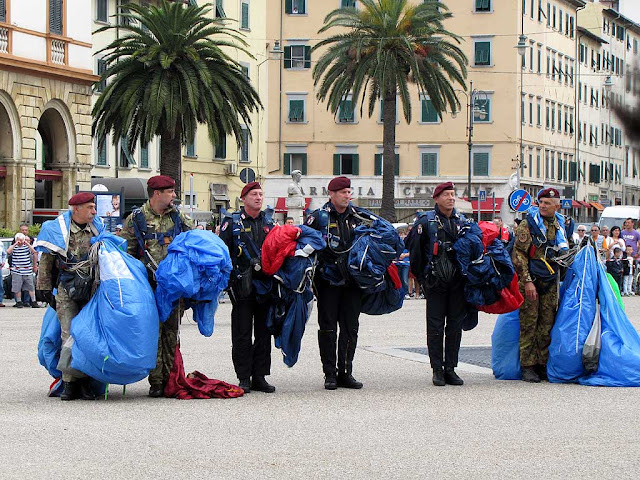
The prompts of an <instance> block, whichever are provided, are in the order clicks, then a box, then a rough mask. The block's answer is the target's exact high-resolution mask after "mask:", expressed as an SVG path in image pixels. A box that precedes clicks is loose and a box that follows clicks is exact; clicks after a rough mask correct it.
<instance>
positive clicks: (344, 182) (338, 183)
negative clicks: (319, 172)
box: [327, 177, 351, 192]
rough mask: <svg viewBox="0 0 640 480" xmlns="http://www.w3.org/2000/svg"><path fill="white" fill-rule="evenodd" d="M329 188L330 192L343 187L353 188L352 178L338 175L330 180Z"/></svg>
mask: <svg viewBox="0 0 640 480" xmlns="http://www.w3.org/2000/svg"><path fill="white" fill-rule="evenodd" d="M327 188H328V189H329V191H330V192H337V191H338V190H342V189H343V188H351V180H349V179H348V178H347V177H336V178H334V179H333V180H331V181H330V182H329V186H328V187H327Z"/></svg>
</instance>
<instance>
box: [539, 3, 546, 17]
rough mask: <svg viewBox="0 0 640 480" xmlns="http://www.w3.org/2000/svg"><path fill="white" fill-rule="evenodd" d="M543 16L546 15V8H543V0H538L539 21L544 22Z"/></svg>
mask: <svg viewBox="0 0 640 480" xmlns="http://www.w3.org/2000/svg"><path fill="white" fill-rule="evenodd" d="M542 17H546V15H545V14H544V10H542V0H538V21H539V22H540V23H542Z"/></svg>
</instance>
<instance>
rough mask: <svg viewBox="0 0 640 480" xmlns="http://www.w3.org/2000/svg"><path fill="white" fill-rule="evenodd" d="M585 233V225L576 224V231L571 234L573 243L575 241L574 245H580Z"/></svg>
mask: <svg viewBox="0 0 640 480" xmlns="http://www.w3.org/2000/svg"><path fill="white" fill-rule="evenodd" d="M586 233H587V227H586V225H578V230H577V232H576V233H574V234H573V243H575V244H576V245H580V244H581V243H582V240H583V239H584V236H585V235H586Z"/></svg>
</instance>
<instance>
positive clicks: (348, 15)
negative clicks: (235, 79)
mask: <svg viewBox="0 0 640 480" xmlns="http://www.w3.org/2000/svg"><path fill="white" fill-rule="evenodd" d="M360 5H361V7H360V6H359V7H358V9H354V8H352V7H351V8H339V9H337V10H334V11H332V12H331V13H329V15H327V17H326V18H325V24H324V26H323V27H322V28H321V29H320V31H319V33H322V32H325V31H327V30H329V29H330V28H333V27H339V28H342V31H341V32H340V33H338V34H336V35H333V36H331V37H328V38H326V39H324V40H322V41H320V42H319V43H318V44H317V45H315V47H313V50H317V49H320V48H323V47H328V49H327V50H326V52H324V53H323V54H322V56H321V57H320V59H319V60H318V61H317V63H316V65H315V66H314V68H313V79H314V82H315V84H316V85H317V84H318V83H319V82H320V87H319V89H318V93H317V98H318V100H321V101H324V100H325V99H326V100H327V109H328V110H330V111H331V112H332V113H334V114H335V113H336V112H337V111H338V109H339V108H340V105H341V103H342V102H343V101H344V100H345V99H346V98H347V95H348V94H350V93H351V94H352V101H353V104H354V105H355V104H356V103H358V101H359V99H360V98H361V100H360V113H361V114H362V110H363V106H364V103H365V98H366V96H367V93H368V107H369V108H368V113H369V117H371V116H372V115H373V113H374V110H375V106H376V104H377V102H378V100H379V99H382V100H383V102H382V120H383V142H382V143H383V169H382V208H381V212H380V213H381V215H382V217H384V218H386V219H387V220H390V221H395V219H396V213H395V207H394V197H395V192H394V190H395V184H394V161H395V143H396V96H397V95H398V96H399V97H400V101H401V103H402V112H403V115H404V118H405V120H406V121H407V123H409V122H411V98H410V96H411V94H410V92H409V83H414V84H416V85H417V87H418V90H419V93H420V94H421V95H422V94H424V95H428V96H429V98H430V99H431V102H432V104H433V107H434V108H435V110H436V111H437V112H438V115H439V116H440V117H442V112H443V111H445V110H446V109H447V108H450V109H451V110H452V111H453V112H455V111H457V110H458V109H459V107H460V103H459V102H458V99H457V97H456V95H455V92H454V86H453V85H452V83H457V84H460V85H462V86H464V79H465V78H466V74H467V69H466V65H467V58H466V57H465V55H464V53H463V52H462V50H461V49H460V48H459V47H458V46H457V45H456V44H459V43H460V40H461V39H460V37H458V36H457V35H455V34H453V33H451V32H449V31H447V30H446V29H445V28H444V26H443V21H444V20H446V19H447V18H450V17H451V13H450V12H449V11H448V9H447V7H446V6H445V5H443V4H442V3H440V2H439V1H438V0H425V2H424V3H421V4H419V5H415V6H413V5H408V2H407V0H360ZM450 40H452V41H450ZM367 91H368V92H367Z"/></svg>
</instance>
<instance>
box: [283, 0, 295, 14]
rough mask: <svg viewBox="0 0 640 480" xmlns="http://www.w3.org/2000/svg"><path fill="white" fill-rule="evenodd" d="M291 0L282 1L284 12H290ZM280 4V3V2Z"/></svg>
mask: <svg viewBox="0 0 640 480" xmlns="http://www.w3.org/2000/svg"><path fill="white" fill-rule="evenodd" d="M292 4H293V0H285V2H284V13H291V10H292ZM280 5H282V4H280Z"/></svg>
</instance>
